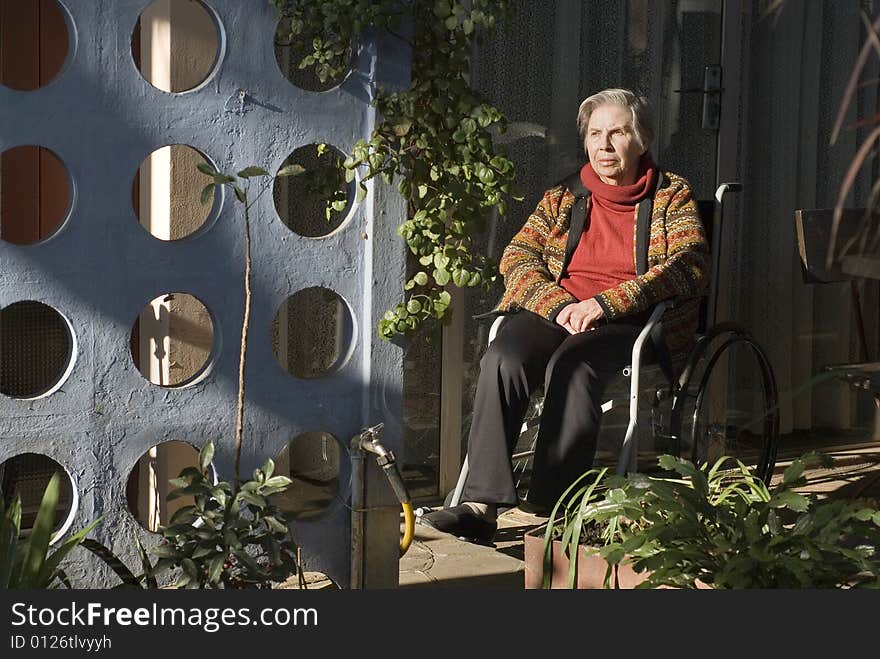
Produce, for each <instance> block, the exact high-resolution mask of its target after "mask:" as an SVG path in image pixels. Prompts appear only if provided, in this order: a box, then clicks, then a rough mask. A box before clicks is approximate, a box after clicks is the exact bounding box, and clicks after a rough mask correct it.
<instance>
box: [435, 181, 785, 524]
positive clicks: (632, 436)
mask: <svg viewBox="0 0 880 659" xmlns="http://www.w3.org/2000/svg"><path fill="white" fill-rule="evenodd" d="M740 190H742V185H741V184H740V183H734V182H730V183H722V184H721V185H719V186H718V189H717V190H716V192H715V199H714V202H715V203H714V206H713V213H712V222H713V226H712V227H707V229H708V228H711V233H712V235H714V236H715V237H716V239H715V240H713V241H712V255H711V256H712V259H711V268H712V269H711V274H710V285H709V294H708V309H707V314H706V316H707V320H706V327H707V328H708V329H707V331H706V332H705V333H704V334H701V335H698V336H697V339H696V342H695V343H694V346H693V348H692V349H691V352H690V354H689V355H688V359H687V361H686V362H685V366H684V369H683V370H682V372H681V374H680V375H679V377H678V380H677V381H676V382H670V381H667V384H668V386H669V390H670V391H671V394H672V406H671V411H670V415H669V426H668V433H662V434H661V435H660V436H661V437H663V438H664V439H666V440H668V441H669V449H670V451H669V452H671V453H673V454H675V455H679V454H680V453H681V440H682V438H683V432H682V431H683V424H684V421H685V411H686V408H687V405H688V403H689V400H691V399H693V400H694V409H693V413H692V419H691V426H690V446H691V454H690V460H691V461H692V462H693V463H694V464H700V463H702V462H704V461H705V459H704V458H703V456H702V455H701V453H700V449H701V441H700V440H701V438H700V437H698V436H697V435H698V418H699V415H700V412H701V409H702V405H703V403H704V401H705V393H706V389H707V386H708V383H709V380H710V377H711V375H712V370H713V368H715V366H716V365H717V364H718V362H719V359H720V358H721V356H722V355H723V354H724V353H725V352H727V351H728V350H729V349H730V348H732V347H733V346H735V345H737V344H744V345H746V346H748V347H749V348H750V349H751V352H752V354H753V355H754V357H755V359H756V361H757V365H758V368H759V371H760V374H761V386H762V392H763V396H764V417H763V424H762V425H763V433H762V436H761V446H760V450H759V455H758V459H757V460H756V461H755V462H756V464H755V465H754V469H755V473H756V474H757V475H758V477H759V478H760V479H761V480H763V481H764V482H765V483H767V484H769V483H770V479H771V477H772V475H773V468H774V466H775V464H776V453H777V448H778V443H779V404H778V393H777V389H776V379H775V376H774V374H773V368H772V366H771V364H770V361H769V359H768V358H767V355H766V354H765V352H764V350H763V349H762V348H761V346H760V345H759V344H758V342H757V341H756V340H755V339H754V337H752V335H751V333H750V332H749V331H748V330H747V329H745V328H744V327H742V326H741V325H739V324H737V323H734V322H722V323H717V324H715V323H714V316H715V304H716V298H717V277H716V273H717V271H718V265H719V260H720V243H721V240H720V238H721V203H722V199H723V197H724V194H725V193H726V192H727V191H733V192H739V191H740ZM672 304H674V302H673V301H672V300H665V301H662V302H660V303H658V304H657V305H656V306H655V307H654V310H653V312H652V313H651V315H650V317H649V319H648V321H647V323H645V326H644V327H643V328H642V330H641V332H639V335H638V337H637V338H636V340H635V342H634V343H633V349H632V357H631V361H630V365H629V366H626V367H624V368H623V370H622V375H623V376H624V377H629V378H630V392H629V424H628V425H627V429H626V434H625V435H624V439H623V443H622V444H621V449H620V453H619V455H618V459H617V473H618V474H620V475H624V474H626V473H627V472H635V471H637V461H638V434H637V430H638V425H639V424H638V410H639V403H640V393H639V389H640V384H641V376H642V361H643V354H642V353H643V351H644V347H645V344H646V343H647V342H648V340H649V338H650V336H651V333H652V331H653V330H654V328H655V327H656V326H657V325H658V324H659V323H660V319H661V317H662V316H663V313H664V312H665V311H666V309H668V308H669V307H670V306H671V305H672ZM504 319H505V316H499V317H498V318H496V319H495V321H494V322H493V323H492V327H491V328H490V330H489V340H488V342H487V345H489V344H491V343H492V341H493V340H494V339H495V336H496V334H497V333H498V329H499V328H500V326H501V324H502V323H503V322H504ZM719 340H721V341H722V342H721V344H720V346H718V347H717V348H715V349H714V351H710V350H711V348H712V345H713V344H716V345H717V341H719ZM704 359H705V360H706V367H705V369H704V370H703V372H702V375H701V376H700V377H699V381H698V382H697V383H696V390H695V391H694V392H693V393H691V391H690V390H691V387H692V384H693V383H694V381H696V380H697V375H698V367H699V365H700V363H701V362H702V360H704ZM657 401H658V397H657V396H656V395H655V401H654V405H656V404H657ZM613 405H614V401H613V399H612V400H607V401H605V402H604V403H603V404H602V412H603V413H607V412H608V411H609V410H610V409H611V408H612V407H613ZM527 429H528V423H524V424H523V428H522V431H525V430H527ZM522 431H521V432H522ZM652 433H653V435H654V439H655V441H656V439H657V437H658V435H657V427H656V424H652ZM534 441H535V440H533V442H532V446H531V447H530V449H529V450H528V451H524V452H521V453H515V454H514V455H513V456H512V458H511V459H512V460H517V459H523V458H530V457H531V456H532V455H533V454H534ZM468 471H469V467H468V458H467V455H465V458H464V461H463V463H462V467H461V472H460V473H459V477H458V481H457V482H456V485H455V489H454V490H453V491H452V492H451V493H450V494H449V495H448V496H447V497H446V501H445V502H444V506H446V507H452V506H457V505H458V504H459V502H460V500H461V492H462V490H463V489H464V484H465V481H466V479H467V475H468Z"/></svg>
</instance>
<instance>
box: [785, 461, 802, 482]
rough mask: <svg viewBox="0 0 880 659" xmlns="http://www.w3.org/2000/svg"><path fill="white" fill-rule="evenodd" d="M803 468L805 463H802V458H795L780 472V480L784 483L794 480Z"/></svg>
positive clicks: (799, 475)
mask: <svg viewBox="0 0 880 659" xmlns="http://www.w3.org/2000/svg"><path fill="white" fill-rule="evenodd" d="M805 468H806V465H805V464H804V463H803V461H802V460H795V461H794V462H792V463H791V464H790V465H789V466H788V468H787V469H786V470H785V472H784V473H783V474H782V482H783V483H785V484H788V483H793V482H795V481H796V480H797V479H798V478H800V477H801V475H802V474H803V473H804V469H805Z"/></svg>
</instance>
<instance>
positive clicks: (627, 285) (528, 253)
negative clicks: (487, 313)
mask: <svg viewBox="0 0 880 659" xmlns="http://www.w3.org/2000/svg"><path fill="white" fill-rule="evenodd" d="M574 203H575V195H574V194H573V193H572V191H571V190H569V189H568V188H567V187H566V186H565V185H557V186H556V187H554V188H552V189H550V190H548V191H547V192H546V193H545V194H544V198H543V199H542V200H541V202H540V203H539V204H538V207H537V209H536V210H535V212H534V213H532V215H530V216H529V219H528V220H527V221H526V223H525V225H524V226H523V228H522V229H520V231H519V232H518V233H517V234H516V235H515V236H514V237H513V239H512V240H511V242H510V244H509V245H508V246H507V248H505V250H504V254H503V255H502V257H501V263H500V271H501V274H502V275H504V286H505V292H504V296H503V297H502V298H501V301H500V302H499V303H498V305H497V307H496V308H495V311H494V312H493V313H502V314H503V313H510V312H514V311H517V310H518V309H528V310H529V311H533V312H534V313H536V314H538V315H540V316H542V317H544V318H546V319H547V320H550V321H554V320H555V318H556V315H557V314H558V313H559V312H560V311H561V310H562V308H563V307H565V306H566V305H567V304H570V303H572V302H577V299H576V298H575V297H574V296H572V295H571V294H570V293H569V292H568V291H566V290H565V289H564V288H562V287H561V286H560V285H559V281H560V280H561V279H562V277H563V275H564V273H565V268H566V267H567V266H568V262H567V261H569V260H570V259H571V254H569V255H568V259H566V243H567V240H568V233H569V226H570V224H571V215H572V207H573V206H574ZM644 203H646V201H642V202H640V204H644ZM589 208H590V198H589V196H587V198H586V209H587V213H589ZM638 211H639V209H638V206H637V207H636V210H635V213H634V222H633V231H634V233H636V239H635V240H634V241H633V244H634V249H633V252H634V253H633V258H634V260H635V262H636V263H638V254H636V253H635V252H636V247H637V246H638V244H639V240H638V235H637V224H638V222H636V221H635V218H636V217H638ZM647 247H648V250H647V251H648V254H647V271H646V272H645V273H644V274H642V275H639V276H637V277H636V278H635V279H631V280H629V281H625V282H623V283H621V284H620V285H618V286H615V287H614V288H609V289H607V290H605V291H603V292H602V293H600V294H599V295H597V296H596V298H595V299H596V300H597V301H598V302H599V305H600V306H601V307H602V309H603V310H604V311H605V317H606V319H607V320H613V319H615V318H619V317H621V316H626V315H628V314H634V313H638V312H640V311H644V310H646V309H649V308H651V307H652V306H653V305H655V304H656V303H657V302H660V301H662V300H666V299H669V298H676V300H675V305H674V306H673V307H672V308H671V309H668V310H667V311H666V313H665V314H664V315H663V318H662V322H663V336H664V338H665V341H666V347H667V349H668V351H669V356H670V359H671V361H672V364H673V367H674V369H675V370H676V372H677V371H678V370H679V368H680V367H681V365H682V363H683V362H684V360H685V358H686V356H687V351H688V349H689V348H690V346H691V344H692V341H693V338H694V334H695V333H696V330H697V324H698V313H699V305H700V300H699V296H700V294H701V293H702V292H703V290H704V288H705V287H706V284H707V283H708V271H709V261H710V259H709V248H708V243H707V241H706V236H705V231H704V229H703V224H702V222H701V221H700V216H699V213H698V210H697V204H696V201H695V200H694V198H693V194H692V193H691V189H690V186H689V185H688V183H687V181H686V180H685V179H683V178H682V177H681V176H678V175H677V174H673V173H671V172H663V173H662V175H661V176H660V181H659V182H658V185H657V189H656V190H655V193H654V199H653V209H652V212H651V219H650V240H649V242H648V246H647ZM570 251H571V250H570ZM636 271H637V272H638V268H637V269H636Z"/></svg>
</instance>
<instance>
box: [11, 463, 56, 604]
mask: <svg viewBox="0 0 880 659" xmlns="http://www.w3.org/2000/svg"><path fill="white" fill-rule="evenodd" d="M60 492H61V474H60V473H59V472H57V471H56V472H55V473H54V474H52V478H50V479H49V484H48V485H47V486H46V489H45V491H44V492H43V498H42V500H41V502H40V508H39V510H38V511H37V517H36V519H35V520H34V524H33V526H32V527H31V532H30V535H29V536H28V538H27V541H26V542H25V550H24V556H23V563H22V571H21V587H23V588H41V587H44V585H42V584H39V583H38V581H37V578H38V576H39V574H40V571H41V570H42V568H43V563H44V562H45V560H46V552H47V551H48V549H49V540H50V539H51V537H52V527H53V526H54V525H55V509H56V508H57V507H58V498H59V496H60Z"/></svg>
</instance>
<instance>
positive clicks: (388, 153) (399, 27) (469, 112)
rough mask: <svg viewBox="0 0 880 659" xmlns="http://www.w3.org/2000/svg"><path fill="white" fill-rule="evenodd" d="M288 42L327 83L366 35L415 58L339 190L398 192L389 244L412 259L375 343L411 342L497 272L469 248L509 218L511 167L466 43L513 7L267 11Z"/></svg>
mask: <svg viewBox="0 0 880 659" xmlns="http://www.w3.org/2000/svg"><path fill="white" fill-rule="evenodd" d="M270 2H271V3H272V4H273V5H275V7H276V8H277V9H278V11H279V14H280V21H281V22H280V25H281V26H282V28H283V30H282V31H287V32H288V34H286V35H283V36H284V38H286V39H287V40H288V41H289V42H294V41H296V40H298V41H299V42H300V43H302V42H303V41H304V40H310V41H311V46H312V48H311V50H309V49H308V48H306V49H305V53H306V54H305V55H304V56H303V58H302V60H301V61H300V63H299V66H300V68H308V69H311V70H312V71H313V72H314V73H315V74H316V75H317V77H318V78H319V79H320V80H321V81H322V82H326V81H327V80H331V79H338V78H340V77H341V76H342V75H344V74H345V72H346V71H347V70H348V69H349V66H350V59H351V53H352V49H353V44H356V43H357V42H358V40H359V39H360V38H361V37H362V35H363V34H364V31H365V30H367V29H368V28H376V29H382V30H387V31H388V32H389V33H391V34H392V35H394V36H395V37H396V38H398V39H400V40H401V41H402V42H406V43H407V44H408V45H409V46H411V48H412V77H411V84H410V87H409V88H408V89H405V90H403V91H399V92H395V93H385V92H383V90H381V89H380V90H378V92H377V97H376V100H375V101H374V104H375V106H376V108H377V109H378V111H379V113H380V115H381V121H380V123H379V124H378V126H377V127H376V128H375V130H374V131H373V132H372V134H371V135H370V138H369V139H368V140H360V141H359V142H357V143H356V144H355V145H354V147H353V148H352V152H351V155H350V156H349V157H348V158H347V159H346V160H345V162H344V167H345V170H346V172H345V173H346V180H347V181H349V182H350V181H352V180H354V178H355V171H356V170H358V169H361V170H362V171H363V172H364V175H363V176H362V177H361V180H360V188H359V190H358V196H359V198H362V197H363V195H364V194H365V192H366V187H365V186H364V182H365V181H367V180H370V179H372V178H374V177H377V176H378V177H380V178H381V179H382V180H384V181H385V182H386V183H387V184H392V183H393V182H397V189H398V190H399V192H400V194H401V195H402V196H403V197H404V198H405V199H406V201H407V207H408V213H407V219H406V221H405V222H403V223H402V224H401V225H400V226H399V227H398V228H397V233H398V234H399V235H400V236H401V237H402V238H403V239H404V241H405V242H406V244H407V246H408V248H409V250H410V251H411V252H412V254H413V255H414V257H415V258H416V259H417V262H418V267H417V268H416V271H415V273H414V274H413V275H412V277H411V278H410V279H409V280H408V281H407V282H406V284H405V286H404V289H405V292H404V300H403V302H401V303H400V304H397V305H396V306H395V307H394V308H393V309H390V310H388V311H386V312H385V315H384V317H383V318H382V319H381V321H380V322H379V328H378V329H379V335H380V336H381V337H382V338H384V339H391V338H393V337H394V336H395V335H397V334H403V335H411V334H412V333H413V332H414V331H415V330H417V329H418V328H419V327H420V326H421V324H422V323H423V322H424V321H425V320H427V319H429V318H436V319H438V320H446V319H447V318H448V315H449V313H450V299H451V298H450V295H449V292H448V291H447V290H446V287H447V286H448V285H449V284H453V285H455V286H459V287H462V288H463V287H469V286H484V287H488V286H489V285H490V284H491V283H492V282H494V281H495V280H496V278H497V276H498V271H497V267H496V264H494V263H493V262H492V261H491V260H490V259H488V258H487V257H486V256H485V255H483V254H479V253H477V252H476V250H475V249H474V237H475V236H476V235H477V234H478V233H480V232H481V231H483V230H484V228H485V226H486V220H487V218H488V216H489V214H490V213H491V212H492V211H493V209H494V210H497V211H498V212H499V213H500V214H503V213H504V212H505V211H506V203H505V199H506V198H507V197H513V198H517V197H515V195H514V191H513V187H512V186H513V179H514V167H513V163H512V162H511V161H510V160H509V159H508V158H507V157H505V156H504V155H503V154H502V153H500V152H499V151H496V149H495V146H494V143H493V135H494V134H498V133H501V132H503V131H504V129H505V127H506V120H505V118H504V116H503V115H502V114H501V112H500V111H499V110H498V109H497V108H495V107H493V106H492V105H490V104H489V103H487V102H485V101H484V100H483V99H482V98H481V97H480V95H479V94H478V93H477V92H476V91H475V90H474V89H473V88H472V87H471V86H470V84H469V81H468V75H469V62H470V56H471V53H472V49H473V46H474V43H475V42H476V41H477V40H479V39H480V37H481V35H482V34H484V33H486V32H487V31H490V30H492V29H493V28H494V27H496V26H497V24H498V23H499V22H500V21H501V20H502V19H503V18H504V17H506V16H507V15H508V13H509V11H510V5H511V2H510V0H469V1H467V0H435V1H431V0H270Z"/></svg>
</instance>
